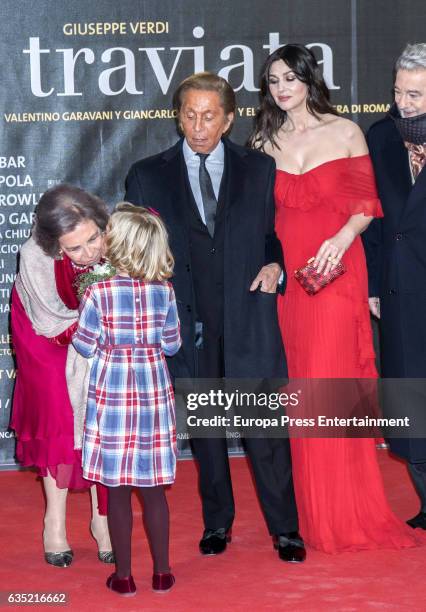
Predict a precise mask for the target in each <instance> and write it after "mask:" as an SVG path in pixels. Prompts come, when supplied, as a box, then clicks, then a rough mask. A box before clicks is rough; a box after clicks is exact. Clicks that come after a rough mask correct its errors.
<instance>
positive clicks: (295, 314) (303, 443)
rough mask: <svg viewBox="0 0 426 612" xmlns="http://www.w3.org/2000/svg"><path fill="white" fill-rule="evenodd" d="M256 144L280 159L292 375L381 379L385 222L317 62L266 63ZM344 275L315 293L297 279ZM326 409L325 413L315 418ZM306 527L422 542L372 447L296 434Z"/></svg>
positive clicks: (322, 540) (355, 142)
mask: <svg viewBox="0 0 426 612" xmlns="http://www.w3.org/2000/svg"><path fill="white" fill-rule="evenodd" d="M261 98H262V99H261V106H260V109H259V112H258V115H257V118H256V128H255V131H254V134H253V136H252V139H251V145H252V146H254V147H257V148H260V149H262V150H264V151H265V152H266V153H268V154H269V155H271V156H272V157H274V159H275V161H276V163H277V175H276V187H275V195H276V231H277V234H278V237H279V238H280V240H281V242H282V245H283V251H284V259H285V265H286V269H287V272H288V285H287V289H286V293H285V295H284V296H279V298H278V300H279V301H278V314H279V323H280V328H281V333H282V336H283V341H284V346H285V349H286V353H287V361H288V369H289V376H290V377H291V378H309V379H310V378H351V379H361V378H364V379H375V378H376V377H377V372H376V368H375V355H374V350H373V342H372V333H371V326H370V317H369V308H368V289H367V271H366V264H365V258H364V251H363V247H362V244H361V239H360V236H359V235H360V233H361V232H362V231H364V229H365V228H366V227H367V226H368V224H369V223H370V221H371V219H372V218H373V217H380V216H382V211H381V206H380V202H379V200H378V199H377V192H376V187H375V180H374V176H373V172H372V167H371V162H370V158H369V156H368V150H367V146H366V143H365V140H364V137H363V135H362V132H361V130H360V129H359V128H358V127H357V126H356V125H355V124H354V123H352V122H351V121H349V120H347V119H344V118H341V117H339V116H338V115H337V113H336V111H335V110H334V108H333V107H332V105H331V104H330V102H329V92H328V89H327V87H326V85H325V83H324V80H323V77H322V74H321V71H320V69H319V67H318V64H317V62H316V60H315V57H314V55H313V54H312V53H311V51H309V50H308V49H307V48H306V47H303V46H302V45H285V46H284V47H281V48H280V49H278V50H277V51H275V52H274V53H273V54H271V55H270V56H269V58H268V59H267V61H266V63H265V65H264V68H263V72H262V81H261ZM313 256H315V265H316V267H317V270H318V271H319V272H321V271H322V272H324V271H325V272H328V271H329V270H331V269H333V268H334V267H335V266H336V265H337V264H338V263H339V261H340V260H342V259H343V262H344V264H345V266H346V269H347V271H346V273H345V274H343V275H342V276H341V277H339V278H338V279H337V280H336V281H335V282H334V283H332V284H330V285H328V286H327V287H325V288H324V289H323V290H322V291H320V292H319V293H318V294H316V295H314V296H310V295H308V294H307V293H306V292H305V290H304V289H303V288H302V287H301V286H300V284H299V283H298V282H297V280H296V279H295V278H294V275H293V272H294V270H296V269H297V268H300V267H301V266H303V265H304V264H305V263H306V262H307V261H308V260H309V259H310V258H311V257H313ZM320 413H321V412H320ZM291 449H292V458H293V477H294V483H295V491H296V499H297V504H298V510H299V517H300V531H301V534H302V536H303V538H304V539H305V540H306V542H307V543H308V544H310V545H311V546H312V547H314V548H317V549H318V550H322V551H324V552H328V553H335V552H341V551H354V550H363V549H374V548H400V547H405V546H412V545H414V544H415V541H414V540H413V536H412V533H410V531H411V530H409V528H408V527H407V526H406V525H405V524H404V523H403V522H402V521H400V520H399V519H398V518H397V517H396V516H395V515H394V514H393V513H392V511H391V509H390V507H389V505H388V502H387V500H386V497H385V493H384V488H383V483H382V478H381V474H380V471H379V467H378V462H377V457H376V449H375V443H374V439H366V438H362V439H359V438H358V439H356V438H355V439H351V438H342V437H340V438H293V439H292V440H291Z"/></svg>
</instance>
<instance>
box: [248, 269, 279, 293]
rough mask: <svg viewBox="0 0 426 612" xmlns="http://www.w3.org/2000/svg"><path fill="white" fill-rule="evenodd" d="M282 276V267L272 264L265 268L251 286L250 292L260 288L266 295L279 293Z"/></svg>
mask: <svg viewBox="0 0 426 612" xmlns="http://www.w3.org/2000/svg"><path fill="white" fill-rule="evenodd" d="M280 275H281V266H279V265H278V264H277V263H270V264H268V265H267V266H263V268H261V270H260V271H259V274H258V275H257V276H256V278H255V279H254V281H253V282H252V284H251V285H250V291H256V289H258V288H259V287H260V290H261V291H263V292H264V293H275V292H276V291H277V285H278V281H279V278H280Z"/></svg>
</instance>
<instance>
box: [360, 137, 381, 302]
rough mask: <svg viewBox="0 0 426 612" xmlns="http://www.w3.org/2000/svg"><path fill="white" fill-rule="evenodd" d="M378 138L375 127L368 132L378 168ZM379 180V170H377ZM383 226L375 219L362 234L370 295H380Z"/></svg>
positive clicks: (368, 141) (369, 145)
mask: <svg viewBox="0 0 426 612" xmlns="http://www.w3.org/2000/svg"><path fill="white" fill-rule="evenodd" d="M376 141H377V139H376V138H375V137H374V129H373V130H369V131H368V133H367V143H368V148H369V150H370V155H371V159H372V162H373V167H374V169H376V164H375V162H376V159H377V155H379V154H380V151H379V150H378V149H377V147H376ZM376 180H377V172H376ZM382 228H383V219H373V221H372V222H371V223H370V225H369V226H368V228H367V229H366V230H365V232H363V233H362V234H361V238H362V242H363V244H364V250H365V257H366V260H367V270H368V295H369V296H370V297H378V296H379V295H380V277H381V267H382Z"/></svg>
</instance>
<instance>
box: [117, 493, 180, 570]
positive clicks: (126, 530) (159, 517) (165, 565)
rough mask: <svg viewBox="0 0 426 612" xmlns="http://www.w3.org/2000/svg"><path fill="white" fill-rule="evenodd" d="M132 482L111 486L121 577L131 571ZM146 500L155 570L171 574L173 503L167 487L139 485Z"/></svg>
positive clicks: (145, 511)
mask: <svg viewBox="0 0 426 612" xmlns="http://www.w3.org/2000/svg"><path fill="white" fill-rule="evenodd" d="M132 488H133V487H130V486H125V485H123V486H120V487H108V527H109V532H110V536H111V542H112V548H113V551H114V555H115V565H116V573H117V576H118V577H119V578H125V577H126V576H130V574H131V540H132V527H133V513H132V505H131V493H132ZM136 491H137V493H138V495H139V496H140V497H141V498H142V500H143V518H144V524H145V530H146V534H147V537H148V542H149V546H150V549H151V554H152V559H153V561H154V573H155V574H157V573H161V574H167V573H168V572H169V571H170V567H169V507H168V505H167V499H166V495H165V493H164V487H162V486H158V487H137V488H136Z"/></svg>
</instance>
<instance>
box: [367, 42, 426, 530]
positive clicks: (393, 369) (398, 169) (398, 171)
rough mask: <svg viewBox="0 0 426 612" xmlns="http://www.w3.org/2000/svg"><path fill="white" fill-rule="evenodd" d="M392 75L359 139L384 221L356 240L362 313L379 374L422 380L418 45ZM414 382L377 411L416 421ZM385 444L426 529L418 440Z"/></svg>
mask: <svg viewBox="0 0 426 612" xmlns="http://www.w3.org/2000/svg"><path fill="white" fill-rule="evenodd" d="M395 75H396V76H395V87H394V91H395V104H394V106H393V107H392V109H391V111H390V113H389V115H388V116H387V117H385V118H384V119H382V120H380V121H378V122H377V123H375V124H374V125H373V126H372V127H371V128H370V130H369V133H368V136H367V140H368V145H369V149H370V154H371V157H372V160H373V165H374V169H375V173H376V179H377V185H378V190H379V196H380V199H381V202H382V205H383V211H384V218H383V219H379V220H375V221H373V223H372V224H371V225H370V227H369V229H368V230H367V231H366V232H365V234H364V236H363V239H364V245H365V248H366V255H367V264H368V269H369V284H370V287H369V290H370V295H371V296H372V297H371V298H370V308H371V311H372V313H373V314H374V315H375V316H377V317H378V318H380V336H381V347H380V348H381V364H382V376H383V377H384V378H410V379H411V378H416V379H417V378H420V379H425V378H426V316H425V314H426V168H424V166H425V154H426V44H416V45H408V46H407V47H406V49H405V50H404V52H403V53H402V55H401V56H400V57H399V59H398V60H397V62H396V66H395ZM421 384H422V383H421V382H420V381H419V383H418V384H417V383H416V387H415V388H414V391H413V392H412V393H410V387H409V386H408V385H404V384H403V383H399V388H395V386H394V385H392V386H391V385H387V384H386V382H385V386H384V391H385V395H384V398H385V404H384V405H385V408H386V406H387V405H388V406H391V405H394V406H396V409H397V410H402V411H404V410H406V409H409V410H410V411H411V414H413V415H414V416H420V415H421V413H424V411H425V397H426V396H425V394H424V391H422V389H421ZM392 390H394V391H397V394H395V393H392ZM419 391H420V393H419ZM387 398H388V399H387ZM397 398H399V401H400V405H398V404H395V402H397V401H398V399H397ZM419 400H420V401H419ZM418 433H419V432H418ZM420 433H421V432H420ZM421 435H423V434H422V433H421ZM389 443H390V447H391V450H392V451H393V452H394V453H395V454H397V455H399V456H400V457H402V458H403V459H405V460H406V461H407V464H408V468H409V471H410V474H411V476H412V479H413V482H414V485H415V488H416V490H417V492H418V494H419V497H420V500H421V508H420V512H419V514H418V515H417V516H415V517H413V518H412V519H410V520H409V521H407V522H408V524H409V525H410V526H411V527H413V528H416V527H419V528H422V529H426V440H425V439H423V438H421V437H418V438H417V437H410V438H406V439H400V438H398V439H392V438H390V439H389Z"/></svg>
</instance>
